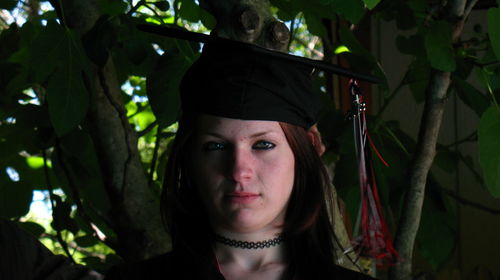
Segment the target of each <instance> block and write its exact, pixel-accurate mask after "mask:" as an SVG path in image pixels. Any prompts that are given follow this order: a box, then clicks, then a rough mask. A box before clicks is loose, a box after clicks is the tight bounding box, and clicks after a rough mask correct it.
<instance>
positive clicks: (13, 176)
mask: <svg viewBox="0 0 500 280" xmlns="http://www.w3.org/2000/svg"><path fill="white" fill-rule="evenodd" d="M5 172H6V173H7V175H8V176H9V179H10V180H12V181H13V182H19V179H20V178H19V173H18V172H17V170H16V169H14V168H13V167H10V166H7V168H5Z"/></svg>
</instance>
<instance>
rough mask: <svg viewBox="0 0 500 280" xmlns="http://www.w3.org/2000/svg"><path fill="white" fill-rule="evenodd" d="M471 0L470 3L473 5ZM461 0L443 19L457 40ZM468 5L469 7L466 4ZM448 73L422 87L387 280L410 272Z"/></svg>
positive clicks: (404, 278) (437, 73)
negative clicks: (416, 133)
mask: <svg viewBox="0 0 500 280" xmlns="http://www.w3.org/2000/svg"><path fill="white" fill-rule="evenodd" d="M474 1H475V0H473V1H472V2H471V3H470V5H472V4H473V2H474ZM465 3H466V2H465V0H453V1H449V2H448V3H447V6H446V10H445V13H443V18H444V19H447V20H448V21H450V22H451V23H452V24H453V30H452V34H451V36H452V39H453V42H457V41H458V39H459V37H460V35H461V34H462V30H463V27H464V23H465V21H466V19H467V17H466V16H467V15H465V14H464V12H465V9H466V8H465ZM470 5H469V6H470ZM450 76H451V74H450V73H449V72H442V71H438V70H433V71H432V72H431V77H430V80H429V84H428V86H427V89H426V92H425V94H426V100H425V105H424V112H423V115H422V120H421V124H420V130H419V136H418V142H417V146H416V151H415V154H414V157H413V161H412V164H411V166H410V175H409V178H410V184H409V186H408V190H407V192H406V195H405V204H404V207H403V208H402V213H401V217H400V221H399V225H398V230H397V234H396V238H395V242H394V243H395V247H396V250H397V251H398V252H399V254H400V262H399V263H398V264H396V265H395V266H394V267H393V268H392V269H391V270H390V272H389V279H391V280H407V279H408V280H409V279H411V274H412V259H413V258H412V257H413V248H414V244H415V238H416V234H417V231H418V227H419V224H420V217H421V212H422V205H423V200H424V195H425V185H426V181H427V175H428V173H429V170H430V168H431V165H432V162H433V160H434V156H435V153H436V144H437V138H438V134H439V129H440V126H441V121H442V118H443V112H444V104H445V99H446V93H447V91H448V88H449V85H450Z"/></svg>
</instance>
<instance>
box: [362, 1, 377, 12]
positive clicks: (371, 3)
mask: <svg viewBox="0 0 500 280" xmlns="http://www.w3.org/2000/svg"><path fill="white" fill-rule="evenodd" d="M363 2H364V3H365V5H366V7H367V8H368V9H370V10H371V9H373V8H375V6H377V4H378V3H379V2H380V0H363Z"/></svg>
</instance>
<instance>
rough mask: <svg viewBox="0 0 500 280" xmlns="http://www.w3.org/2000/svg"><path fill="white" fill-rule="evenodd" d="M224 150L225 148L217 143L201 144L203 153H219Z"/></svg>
mask: <svg viewBox="0 0 500 280" xmlns="http://www.w3.org/2000/svg"><path fill="white" fill-rule="evenodd" d="M225 148H226V146H225V145H224V144H222V143H217V142H207V143H205V144H203V150H205V151H221V150H224V149H225Z"/></svg>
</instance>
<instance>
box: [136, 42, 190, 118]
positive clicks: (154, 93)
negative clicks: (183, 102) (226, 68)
mask: <svg viewBox="0 0 500 280" xmlns="http://www.w3.org/2000/svg"><path fill="white" fill-rule="evenodd" d="M190 64H191V63H190V62H189V60H188V59H187V58H186V57H185V56H183V55H181V54H179V53H177V54H176V53H172V52H169V53H165V54H163V55H162V57H161V59H160V60H159V61H158V64H157V66H156V68H155V69H154V70H153V71H152V72H151V74H149V75H148V77H147V80H146V89H147V94H148V98H149V101H150V104H151V108H152V109H153V113H154V114H155V116H156V119H157V121H158V125H159V126H160V127H167V126H169V125H171V124H172V123H174V122H175V121H176V119H177V117H178V114H179V109H180V100H179V85H180V82H181V79H182V76H184V73H185V72H186V70H187V69H188V67H189V66H190ZM165 79H169V82H168V83H166V82H165Z"/></svg>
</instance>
